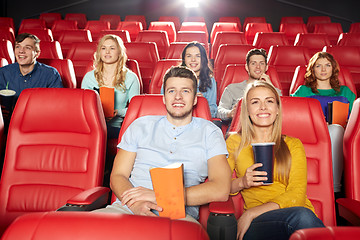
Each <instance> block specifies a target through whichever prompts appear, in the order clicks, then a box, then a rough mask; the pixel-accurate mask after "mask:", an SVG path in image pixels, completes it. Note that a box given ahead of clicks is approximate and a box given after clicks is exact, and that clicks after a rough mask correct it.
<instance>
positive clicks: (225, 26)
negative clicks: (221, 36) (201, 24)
mask: <svg viewBox="0 0 360 240" xmlns="http://www.w3.org/2000/svg"><path fill="white" fill-rule="evenodd" d="M225 31H226V32H240V29H239V27H238V24H237V23H231V22H215V23H214V24H213V26H212V29H211V34H210V43H211V44H213V43H214V39H215V35H216V33H217V32H225Z"/></svg>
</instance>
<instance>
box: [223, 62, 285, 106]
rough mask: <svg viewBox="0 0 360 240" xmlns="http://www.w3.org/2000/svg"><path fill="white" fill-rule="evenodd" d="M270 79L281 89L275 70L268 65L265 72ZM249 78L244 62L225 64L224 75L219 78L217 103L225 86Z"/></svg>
mask: <svg viewBox="0 0 360 240" xmlns="http://www.w3.org/2000/svg"><path fill="white" fill-rule="evenodd" d="M266 74H268V75H269V77H270V79H271V82H272V84H273V85H274V86H275V87H276V88H278V89H280V91H281V90H282V89H281V84H280V82H279V77H278V75H277V71H276V69H275V68H274V67H271V66H269V68H268V71H267V73H266ZM247 79H249V74H248V72H247V71H246V69H245V64H229V65H227V66H226V69H225V72H224V76H223V78H222V80H221V83H220V85H219V88H218V93H217V96H218V98H217V103H218V102H219V101H220V98H221V96H222V94H223V93H224V90H225V88H226V87H227V86H228V85H230V84H232V83H241V82H243V81H245V80H247Z"/></svg>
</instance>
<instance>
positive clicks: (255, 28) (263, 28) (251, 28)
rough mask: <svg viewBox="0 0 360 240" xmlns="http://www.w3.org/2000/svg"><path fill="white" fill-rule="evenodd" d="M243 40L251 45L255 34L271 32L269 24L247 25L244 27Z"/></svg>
mask: <svg viewBox="0 0 360 240" xmlns="http://www.w3.org/2000/svg"><path fill="white" fill-rule="evenodd" d="M244 32H245V38H246V41H247V43H248V44H253V42H254V38H255V34H256V33H257V32H273V29H272V27H271V24H270V23H259V22H256V23H248V24H247V25H246V27H245V30H244Z"/></svg>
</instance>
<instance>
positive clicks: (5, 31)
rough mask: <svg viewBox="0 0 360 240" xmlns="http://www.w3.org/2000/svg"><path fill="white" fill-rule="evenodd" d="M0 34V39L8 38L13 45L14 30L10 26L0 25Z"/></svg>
mask: <svg viewBox="0 0 360 240" xmlns="http://www.w3.org/2000/svg"><path fill="white" fill-rule="evenodd" d="M0 36H1V40H9V41H10V42H11V43H12V44H13V45H15V32H14V29H12V28H11V27H6V26H1V25H0Z"/></svg>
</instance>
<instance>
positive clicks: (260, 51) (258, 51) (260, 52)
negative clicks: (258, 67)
mask: <svg viewBox="0 0 360 240" xmlns="http://www.w3.org/2000/svg"><path fill="white" fill-rule="evenodd" d="M254 55H261V56H263V57H264V58H265V63H266V65H267V53H266V51H265V49H262V48H261V49H258V48H254V49H251V50H250V51H249V52H248V53H247V54H246V64H247V65H249V63H250V57H251V56H254Z"/></svg>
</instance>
